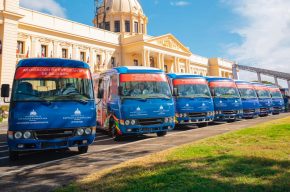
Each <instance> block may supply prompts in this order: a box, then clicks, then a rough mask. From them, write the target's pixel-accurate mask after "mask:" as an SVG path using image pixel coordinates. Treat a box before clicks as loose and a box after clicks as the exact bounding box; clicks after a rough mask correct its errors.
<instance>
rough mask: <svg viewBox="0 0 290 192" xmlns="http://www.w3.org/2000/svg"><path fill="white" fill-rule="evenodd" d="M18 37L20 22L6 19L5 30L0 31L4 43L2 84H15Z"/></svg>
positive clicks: (0, 37)
mask: <svg viewBox="0 0 290 192" xmlns="http://www.w3.org/2000/svg"><path fill="white" fill-rule="evenodd" d="M17 36H18V22H17V21H15V20H13V19H9V18H4V21H3V29H2V31H0V39H1V41H2V54H1V56H2V57H1V62H0V63H1V75H0V77H1V80H0V81H1V82H0V83H1V84H10V85H12V82H13V75H12V74H14V71H15V68H16V47H17Z"/></svg>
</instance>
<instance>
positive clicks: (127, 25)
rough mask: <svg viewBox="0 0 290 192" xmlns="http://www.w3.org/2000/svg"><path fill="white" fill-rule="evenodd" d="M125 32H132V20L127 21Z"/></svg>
mask: <svg viewBox="0 0 290 192" xmlns="http://www.w3.org/2000/svg"><path fill="white" fill-rule="evenodd" d="M125 32H127V33H128V32H130V21H125Z"/></svg>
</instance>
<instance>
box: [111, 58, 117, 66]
mask: <svg viewBox="0 0 290 192" xmlns="http://www.w3.org/2000/svg"><path fill="white" fill-rule="evenodd" d="M111 65H112V67H116V61H115V57H111Z"/></svg>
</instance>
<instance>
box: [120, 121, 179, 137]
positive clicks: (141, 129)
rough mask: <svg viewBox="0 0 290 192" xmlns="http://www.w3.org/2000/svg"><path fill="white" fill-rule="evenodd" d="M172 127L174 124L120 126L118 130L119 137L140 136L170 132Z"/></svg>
mask: <svg viewBox="0 0 290 192" xmlns="http://www.w3.org/2000/svg"><path fill="white" fill-rule="evenodd" d="M174 126H175V124H174V123H163V124H158V125H128V126H126V125H120V127H119V129H120V131H121V135H142V134H149V133H158V132H164V131H171V130H173V129H174Z"/></svg>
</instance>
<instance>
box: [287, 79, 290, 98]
mask: <svg viewBox="0 0 290 192" xmlns="http://www.w3.org/2000/svg"><path fill="white" fill-rule="evenodd" d="M287 84H288V95H289V96H290V80H288V81H287Z"/></svg>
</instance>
